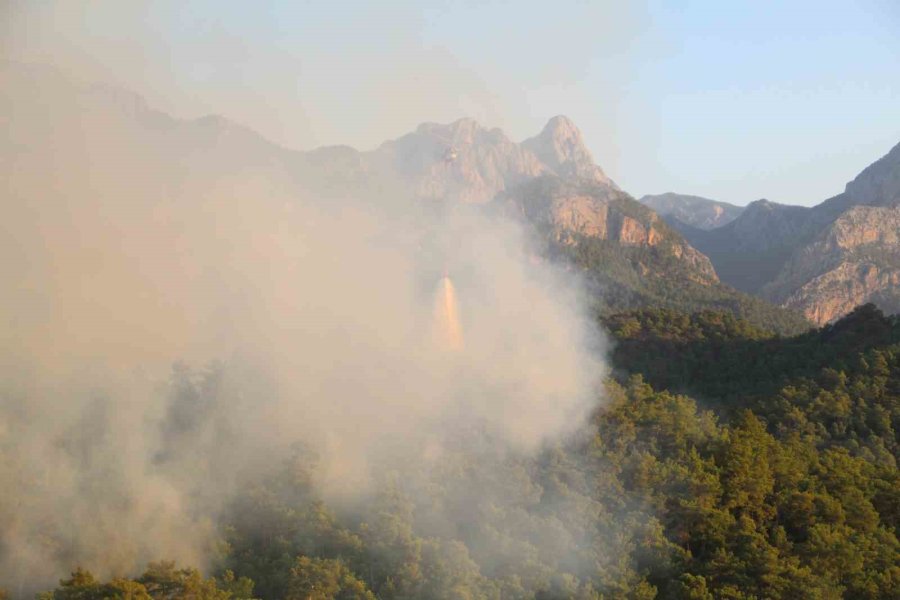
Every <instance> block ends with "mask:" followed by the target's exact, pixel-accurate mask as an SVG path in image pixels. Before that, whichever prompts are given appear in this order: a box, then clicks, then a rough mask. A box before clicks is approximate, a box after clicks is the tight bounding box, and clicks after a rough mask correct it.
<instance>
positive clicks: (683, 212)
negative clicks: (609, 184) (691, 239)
mask: <svg viewBox="0 0 900 600" xmlns="http://www.w3.org/2000/svg"><path fill="white" fill-rule="evenodd" d="M638 202H640V203H641V204H643V205H645V206H649V207H650V208H652V209H653V210H655V211H656V212H657V213H659V215H660V216H661V217H663V218H664V219H666V221H668V222H669V223H670V224H672V225H673V226H675V227H678V223H684V224H685V225H689V226H691V227H696V228H697V229H703V230H709V229H715V228H716V227H721V226H723V225H727V224H728V223H731V222H732V221H734V220H735V219H736V218H738V216H740V214H741V213H742V212H743V210H744V207H742V206H735V205H734V204H729V203H727V202H719V201H718V200H710V199H709V198H702V197H700V196H689V195H685V194H675V193H672V192H667V193H665V194H656V195H646V196H642V197H641V198H638Z"/></svg>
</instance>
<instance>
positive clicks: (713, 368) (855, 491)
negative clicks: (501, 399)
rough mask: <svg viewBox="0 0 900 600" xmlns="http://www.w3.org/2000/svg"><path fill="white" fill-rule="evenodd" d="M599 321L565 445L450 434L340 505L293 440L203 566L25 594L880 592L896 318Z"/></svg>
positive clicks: (895, 381)
mask: <svg viewBox="0 0 900 600" xmlns="http://www.w3.org/2000/svg"><path fill="white" fill-rule="evenodd" d="M606 324H607V326H608V327H609V329H610V331H611V332H612V334H613V336H614V337H615V338H616V345H615V350H614V354H613V359H614V372H613V376H612V377H611V378H610V379H609V380H608V381H607V383H606V393H605V397H606V402H605V406H604V407H602V408H601V409H600V410H598V412H597V413H596V414H595V415H594V417H593V418H592V420H591V423H590V428H589V430H588V431H587V432H586V433H585V435H583V436H580V437H578V438H577V439H576V440H574V441H572V442H570V443H568V444H565V445H560V446H556V447H552V448H547V449H546V450H545V451H544V452H542V453H541V454H540V455H539V456H537V457H531V458H525V457H522V456H518V455H516V454H514V453H496V452H494V451H492V450H484V451H478V450H473V448H472V446H473V444H472V443H471V440H462V441H461V442H460V444H459V447H458V448H451V449H450V450H449V451H448V453H447V455H446V456H445V457H444V458H443V459H442V461H441V468H440V469H439V471H438V472H436V473H432V474H430V477H429V478H428V479H427V480H414V479H412V478H405V477H406V476H405V474H404V473H402V472H401V471H398V472H396V473H385V474H384V476H383V480H382V481H381V485H380V486H379V487H378V493H377V494H374V495H373V496H371V497H369V498H367V499H366V500H365V502H364V505H363V506H353V507H334V506H329V505H327V504H326V503H325V502H324V501H323V499H322V498H321V497H320V496H319V494H318V493H317V491H316V487H315V486H314V485H313V480H314V472H315V468H316V460H317V459H316V453H315V451H314V450H315V449H310V448H303V447H298V448H297V450H296V452H295V454H294V456H293V457H292V458H291V459H290V460H288V461H286V462H285V463H284V464H282V465H280V466H279V467H278V469H277V470H276V471H274V472H272V473H270V474H269V475H268V476H267V477H265V478H264V479H263V480H261V481H260V482H258V483H257V484H256V485H254V486H252V487H250V488H248V489H246V490H245V491H244V493H242V494H241V495H240V496H239V497H237V498H236V499H235V500H234V503H233V505H232V507H231V509H230V510H229V511H228V515H227V517H226V518H225V519H224V520H223V522H222V523H221V529H222V540H221V554H220V555H219V556H218V557H217V560H216V564H217V570H216V571H215V572H214V575H215V576H214V577H210V578H207V579H204V578H203V577H202V576H201V575H200V574H199V573H198V572H197V571H195V570H191V569H182V570H180V569H177V568H175V567H174V566H173V565H171V564H156V565H151V566H150V568H149V569H148V571H147V573H145V574H144V575H142V576H141V577H138V578H137V579H133V580H131V579H117V580H113V581H111V582H106V583H101V582H98V581H96V580H95V579H94V578H93V577H92V576H91V575H90V574H89V573H87V572H85V571H77V572H76V573H75V574H73V576H72V577H71V578H69V579H66V580H64V581H62V582H61V584H60V586H59V587H58V588H57V589H56V590H54V591H52V592H48V593H47V594H46V595H44V596H43V597H42V600H50V599H56V598H60V599H63V598H65V599H69V598H79V599H84V600H92V599H94V598H97V599H100V598H146V597H152V598H167V599H168V598H171V599H175V598H192V599H200V598H216V599H222V600H225V599H227V598H234V599H241V598H250V597H256V598H263V599H266V600H268V599H275V598H289V599H294V598H296V599H300V598H303V599H306V598H312V599H318V600H328V599H341V600H347V599H370V598H384V599H413V598H429V599H430V598H436V599H443V598H447V599H450V598H453V599H480V598H485V599H487V598H490V599H501V598H503V599H506V598H534V599H540V600H548V599H556V598H559V599H562V598H580V599H599V598H630V599H635V600H636V599H648V600H649V599H652V598H658V599H673V600H674V599H685V600H687V599H691V600H713V599H723V598H724V599H730V600H751V599H757V600H762V599H770V598H771V599H797V598H808V599H837V598H846V599H859V598H861V599H873V600H874V599H887V598H898V590H900V543H898V537H897V536H898V527H900V472H898V469H897V460H898V436H897V432H898V430H900V320H898V319H897V318H896V317H886V316H884V315H883V314H881V313H880V312H879V311H878V310H877V309H875V308H874V307H872V306H865V307H861V308H860V309H858V310H856V311H855V312H854V313H853V314H851V315H849V316H848V317H846V318H845V319H843V320H841V321H839V322H838V323H835V324H834V325H831V326H828V327H825V328H822V329H818V330H814V331H810V332H808V333H806V334H803V335H799V336H795V337H789V338H782V337H778V336H776V335H774V334H772V333H770V332H767V331H765V330H764V329H762V328H759V327H756V326H753V325H751V324H749V323H747V322H746V321H742V320H739V319H736V318H735V317H734V316H733V315H731V314H728V313H722V312H702V313H697V314H694V315H687V314H682V313H678V312H674V311H671V310H645V311H637V312H630V313H626V314H619V315H615V316H611V317H608V318H606ZM193 385H196V386H198V389H199V388H200V387H202V382H199V383H195V384H193ZM473 490H476V491H477V493H473ZM438 517H440V518H438Z"/></svg>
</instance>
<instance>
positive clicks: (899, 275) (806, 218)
mask: <svg viewBox="0 0 900 600" xmlns="http://www.w3.org/2000/svg"><path fill="white" fill-rule="evenodd" d="M898 226H900V144H898V145H897V146H895V147H894V148H893V149H892V150H891V151H890V152H889V153H888V154H887V155H885V156H884V157H883V158H881V159H879V160H878V161H876V162H875V163H873V164H872V165H870V166H869V167H867V168H866V169H864V170H863V171H862V172H861V173H860V174H859V175H858V176H857V177H856V178H854V179H853V181H851V182H850V183H848V184H847V186H846V188H845V190H844V192H843V193H841V194H838V195H837V196H834V197H833V198H830V199H828V200H826V201H824V202H822V203H821V204H819V205H817V206H814V207H811V208H807V207H801V206H788V205H782V204H775V203H773V202H768V201H765V200H760V201H757V202H754V203H752V204H750V205H749V206H748V207H747V208H746V209H745V210H744V211H743V213H741V215H740V216H739V217H738V218H737V219H735V220H734V221H732V222H731V223H728V224H727V225H724V226H722V227H719V228H716V229H712V230H709V231H704V230H701V229H697V228H680V231H681V232H682V234H683V235H684V236H685V237H686V238H687V239H688V240H689V241H690V243H691V244H692V245H694V246H695V247H696V248H697V249H698V250H700V251H701V252H703V253H704V254H706V255H707V256H709V257H710V259H711V260H712V263H713V265H714V266H715V269H716V272H717V273H718V275H719V277H720V278H721V279H722V281H724V282H725V283H728V284H730V285H733V286H734V287H736V288H738V289H741V290H743V291H746V292H749V293H754V294H758V295H760V296H761V297H763V298H765V299H767V300H770V301H772V302H775V303H778V304H780V305H782V306H784V307H786V308H791V309H794V310H798V311H801V312H802V313H803V314H804V315H805V316H806V317H807V318H808V319H810V320H811V321H813V322H815V323H818V324H824V323H828V322H830V321H833V320H835V319H837V318H839V317H841V316H842V315H845V314H847V313H848V312H850V311H851V310H852V309H853V308H854V307H855V306H858V305H860V304H865V303H867V302H874V303H876V304H878V305H879V306H880V307H881V308H882V309H883V310H887V311H896V310H898V309H900V289H898V284H900V243H898V235H897V232H898Z"/></svg>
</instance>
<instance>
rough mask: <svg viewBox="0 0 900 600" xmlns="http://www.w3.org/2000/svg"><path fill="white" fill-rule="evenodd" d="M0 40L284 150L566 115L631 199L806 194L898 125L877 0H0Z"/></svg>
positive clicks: (898, 10) (898, 85)
mask: <svg viewBox="0 0 900 600" xmlns="http://www.w3.org/2000/svg"><path fill="white" fill-rule="evenodd" d="M3 7H4V8H2V9H0V11H2V12H0V20H2V23H3V25H2V27H3V29H2V30H0V31H2V33H0V35H2V41H3V47H2V50H3V53H4V54H6V55H8V56H12V57H14V58H17V59H22V60H27V61H32V62H48V63H54V64H58V65H60V66H63V67H65V68H68V69H77V70H78V72H79V73H80V74H81V75H82V77H85V78H88V79H94V80H105V81H109V82H114V83H118V84H120V85H124V86H127V87H129V88H132V89H134V90H136V91H138V92H139V93H141V94H143V95H144V96H145V97H147V99H148V101H149V102H150V103H151V105H153V106H155V107H158V108H161V109H163V110H165V111H167V112H170V113H173V114H176V115H178V116H182V117H195V116H201V115H204V114H207V113H220V114H223V115H225V116H227V117H230V118H232V119H234V120H237V121H240V122H243V123H245V124H246V125H248V126H250V127H252V128H254V129H256V130H258V131H259V132H261V133H263V134H264V135H265V136H267V137H269V138H270V139H272V140H274V141H277V142H279V143H281V144H283V145H286V146H288V147H293V148H299V149H306V148H311V147H314V146H317V145H324V144H339V143H343V144H350V145H353V146H356V147H358V148H360V149H367V148H371V147H374V146H376V145H377V144H379V143H380V142H381V141H383V140H385V139H388V138H393V137H398V136H400V135H402V134H404V133H406V132H408V131H410V130H411V129H413V128H414V127H415V126H416V125H417V124H418V123H420V122H422V121H438V122H448V121H452V120H455V119H456V118H459V117H461V116H471V117H474V118H476V119H478V120H479V121H481V122H482V123H483V124H485V125H488V126H498V127H501V128H503V129H504V130H506V131H507V133H508V134H509V135H510V136H511V137H513V138H514V139H517V140H521V139H523V138H525V137H528V136H530V135H533V134H534V133H536V132H537V131H539V130H540V128H541V127H542V126H543V124H544V123H545V121H546V120H547V119H548V118H549V117H551V116H553V115H555V114H566V115H568V116H569V117H571V118H572V119H573V120H574V121H575V122H576V124H578V125H579V127H581V129H582V131H583V132H584V134H585V136H586V138H587V141H588V144H589V145H590V147H591V149H592V151H593V152H594V154H595V157H596V159H597V162H598V163H599V164H600V165H601V166H603V168H604V169H605V170H606V171H607V172H608V173H609V175H610V176H611V177H613V178H614V179H615V180H616V181H617V182H618V183H619V184H620V185H621V186H622V187H623V188H624V189H626V190H627V191H629V192H631V193H632V194H634V195H636V196H640V195H642V194H645V193H659V192H664V191H679V192H683V193H692V194H699V195H705V196H708V197H713V198H717V199H721V200H727V201H731V202H735V203H738V204H744V203H746V202H749V201H752V200H755V199H757V198H761V197H765V198H768V199H770V200H773V201H776V202H784V203H792V204H813V203H816V202H819V201H821V200H823V199H825V198H827V197H829V196H831V195H833V194H836V193H838V192H840V191H842V190H843V186H844V184H845V183H846V182H847V181H848V180H849V179H851V178H852V177H854V176H855V175H856V173H858V172H859V171H860V170H861V169H862V168H864V167H865V166H866V165H868V164H869V163H871V162H873V161H874V160H875V159H877V158H879V157H880V156H882V155H883V154H885V153H886V152H887V151H888V150H889V149H890V148H891V147H892V146H893V145H894V144H896V143H897V142H900V3H898V2H897V1H896V0H860V1H858V2H848V1H846V0H844V1H837V0H808V1H807V0H797V1H771V2H770V1H766V0H729V1H727V2H722V1H721V0H697V1H691V0H670V1H666V2H663V1H659V0H657V1H650V2H631V3H628V2H607V1H598V2H574V1H556V2H546V1H539V2H530V1H528V2H526V1H524V0H517V1H509V2H499V1H498V2H490V1H487V0H480V1H479V0H468V1H457V2H450V1H440V0H427V1H426V0H420V1H395V2H390V1H381V2H358V1H343V2H337V1H332V2H319V1H314V0H309V1H288V0H284V1H276V0H269V1H255V2H222V1H220V0H201V1H194V2H152V3H139V2H120V1H114V0H97V1H93V2H89V3H88V2H78V1H76V0H69V1H65V2H58V3H54V2H23V1H17V0H14V1H13V2H9V1H7V2H5V3H3Z"/></svg>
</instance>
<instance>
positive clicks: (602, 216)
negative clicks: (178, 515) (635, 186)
mask: <svg viewBox="0 0 900 600" xmlns="http://www.w3.org/2000/svg"><path fill="white" fill-rule="evenodd" d="M498 203H499V204H501V205H502V208H503V210H505V211H506V212H507V213H511V214H514V215H517V216H520V217H522V218H524V219H525V220H526V221H527V222H528V223H530V224H532V225H534V226H536V227H537V228H538V229H539V230H541V231H543V232H545V233H547V234H549V235H551V236H552V238H553V239H554V240H555V241H556V242H557V243H560V244H566V245H571V244H576V243H578V241H579V240H580V239H582V238H584V237H588V238H593V239H597V240H604V241H610V242H615V243H617V244H619V245H621V246H623V247H626V248H648V249H654V250H658V251H659V252H661V253H663V254H664V255H666V256H670V257H672V258H674V259H675V260H677V261H679V262H680V263H681V265H682V266H683V267H685V269H686V272H689V278H690V279H691V280H692V281H694V282H697V283H703V284H711V283H715V282H718V278H717V277H716V272H715V270H714V269H713V266H712V263H710V261H709V259H708V258H707V257H706V256H704V255H703V254H701V253H700V252H698V251H697V250H696V249H694V248H693V247H692V246H691V245H690V244H688V243H687V242H686V241H685V240H684V239H683V238H682V237H681V236H680V235H679V234H678V233H676V232H675V231H673V230H672V229H671V228H670V227H669V226H668V225H667V224H666V223H665V222H664V221H663V220H662V219H661V218H660V217H659V215H658V214H657V213H655V212H654V211H652V210H650V209H648V208H647V207H645V206H642V205H641V204H640V203H638V202H637V201H636V200H634V199H632V198H631V197H630V196H628V195H627V194H625V193H624V192H622V191H620V190H618V189H613V188H611V187H608V186H606V185H603V184H600V183H595V182H593V181H590V180H587V181H585V180H580V181H577V182H573V181H572V180H564V179H562V178H560V177H557V176H545V177H542V178H539V179H536V180H534V181H531V182H528V183H526V184H523V185H521V186H519V187H517V188H514V189H512V190H510V191H509V192H507V193H506V194H504V195H502V196H501V197H500V198H499V199H498ZM644 267H646V265H644ZM642 270H643V271H644V272H649V270H650V269H648V268H643V269H642Z"/></svg>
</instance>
